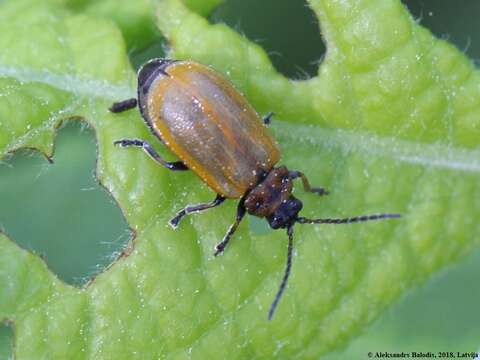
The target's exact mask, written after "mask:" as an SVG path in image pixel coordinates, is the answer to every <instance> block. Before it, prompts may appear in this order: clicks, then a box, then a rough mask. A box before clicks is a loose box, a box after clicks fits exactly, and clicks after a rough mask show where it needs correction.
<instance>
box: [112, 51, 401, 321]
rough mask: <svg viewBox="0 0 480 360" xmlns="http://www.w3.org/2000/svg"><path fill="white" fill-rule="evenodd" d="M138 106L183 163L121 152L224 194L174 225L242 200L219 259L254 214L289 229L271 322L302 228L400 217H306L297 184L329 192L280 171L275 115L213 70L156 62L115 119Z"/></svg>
mask: <svg viewBox="0 0 480 360" xmlns="http://www.w3.org/2000/svg"><path fill="white" fill-rule="evenodd" d="M137 105H138V107H139V109H140V113H141V115H142V117H143V119H144V121H145V122H146V124H147V126H148V127H149V128H150V130H151V132H152V133H153V134H154V135H155V136H156V137H157V138H158V139H159V140H160V141H161V142H163V143H164V144H165V145H166V146H167V148H169V149H170V150H171V151H172V152H173V153H174V154H175V155H177V156H178V158H179V159H180V160H179V161H174V162H167V161H165V160H164V159H163V158H162V157H161V156H160V155H159V154H158V153H157V152H156V151H155V150H154V149H153V147H152V145H150V144H149V143H148V142H147V141H145V140H140V139H121V140H118V141H115V142H114V144H115V145H119V146H121V147H131V146H132V147H139V148H142V149H143V150H144V151H145V152H146V153H147V154H148V155H149V156H150V157H151V158H152V159H153V160H155V161H156V162H158V163H159V164H161V165H162V166H164V167H166V168H167V169H170V170H173V171H184V170H192V171H193V172H194V173H195V174H196V175H198V176H199V177H200V178H201V179H202V181H203V182H205V183H206V184H207V185H208V186H209V187H210V188H211V189H212V190H213V191H215V192H216V194H217V196H216V197H215V199H214V200H213V201H211V202H209V203H202V204H196V205H188V206H186V207H185V208H183V209H182V210H180V211H179V212H178V213H177V214H176V215H175V217H173V218H172V219H171V220H170V221H169V224H170V225H171V226H172V227H173V228H176V227H177V226H178V224H179V222H180V220H181V219H182V218H183V217H184V216H185V215H187V214H190V213H196V212H200V211H204V210H207V209H211V208H214V207H216V206H218V205H220V204H222V203H223V202H224V201H225V200H226V199H239V202H238V206H237V214H236V219H235V221H234V222H233V224H232V225H231V226H230V227H229V229H228V230H227V232H226V234H225V236H224V238H223V240H222V241H220V242H219V243H218V244H217V245H216V247H215V252H214V255H215V256H217V255H220V254H221V253H223V251H224V250H225V248H226V246H227V245H228V243H229V241H230V239H231V237H232V235H233V234H234V232H235V231H236V229H237V227H238V225H239V224H240V222H241V221H242V219H243V217H244V216H245V214H246V213H248V214H250V215H254V216H258V217H260V218H265V219H266V220H267V221H268V223H269V225H270V227H271V228H272V229H286V232H287V235H288V249H287V263H286V267H285V272H284V275H283V279H282V281H281V283H280V287H279V288H278V291H277V293H276V295H275V298H274V301H273V302H272V305H271V306H270V310H269V312H268V319H269V320H271V319H272V317H273V314H274V312H275V309H276V308H277V305H278V302H279V301H280V299H281V297H282V295H283V293H284V291H285V287H286V285H287V281H288V278H289V275H290V270H291V266H292V251H293V225H294V224H296V223H299V224H348V223H354V222H363V221H370V220H379V219H388V218H398V217H400V215H399V214H388V213H387V214H376V215H363V216H356V217H350V218H338V219H332V218H327V219H308V218H305V217H301V216H298V214H299V212H300V210H301V209H302V206H303V205H302V202H301V201H300V200H298V199H297V198H295V197H294V196H293V195H292V190H293V180H294V179H301V180H302V182H303V187H304V189H305V191H307V192H311V193H316V194H318V195H327V194H328V192H327V191H326V190H325V189H324V188H321V187H312V186H311V185H310V183H309V181H308V179H307V177H306V176H305V174H304V173H302V172H301V171H290V170H288V169H287V167H285V166H278V167H276V166H275V165H276V164H277V162H278V161H279V158H280V150H279V148H278V145H277V143H276V142H275V140H274V139H273V138H272V137H271V136H270V135H269V133H268V130H267V127H266V124H268V123H269V122H270V119H271V116H272V113H270V114H268V115H267V116H266V117H265V118H263V121H262V119H261V118H260V116H259V115H258V114H257V112H256V111H255V110H254V109H253V108H252V106H251V105H250V104H249V103H248V101H247V100H246V99H245V98H244V96H243V95H242V94H241V93H240V92H238V91H237V90H236V89H235V88H234V87H233V85H232V84H231V83H230V82H228V81H227V80H226V79H225V78H223V77H222V76H221V75H219V74H218V73H217V72H215V71H214V70H212V69H211V68H209V67H207V66H204V65H201V64H199V63H196V62H193V61H179V60H170V59H160V58H158V59H153V60H150V61H149V62H147V63H146V64H145V65H143V66H142V67H141V68H140V70H139V72H138V87H137V98H132V99H128V100H124V101H120V102H117V103H114V104H113V105H112V106H111V107H110V111H111V112H113V113H119V112H123V111H126V110H129V109H132V108H135V107H136V106H137Z"/></svg>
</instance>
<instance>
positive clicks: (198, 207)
mask: <svg viewBox="0 0 480 360" xmlns="http://www.w3.org/2000/svg"><path fill="white" fill-rule="evenodd" d="M225 199H226V198H225V197H223V196H222V195H218V194H217V197H216V198H215V200H213V201H212V202H209V203H203V204H197V205H188V206H186V207H185V208H183V209H182V210H180V211H179V212H178V213H177V215H175V217H174V218H173V219H171V220H170V221H169V222H168V224H169V225H170V226H171V227H172V228H174V229H176V228H177V226H178V223H179V222H180V220H182V218H183V217H184V216H185V215H187V214H191V213H196V212H200V211H203V210H207V209H211V208H213V207H215V206H218V205H220V204H221V203H223V202H224V201H225Z"/></svg>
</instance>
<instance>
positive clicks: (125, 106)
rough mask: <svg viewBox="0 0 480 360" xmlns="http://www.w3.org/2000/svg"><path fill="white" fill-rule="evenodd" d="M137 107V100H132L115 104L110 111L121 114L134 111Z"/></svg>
mask: <svg viewBox="0 0 480 360" xmlns="http://www.w3.org/2000/svg"><path fill="white" fill-rule="evenodd" d="M136 106H137V99H135V98H132V99H128V100H123V101H119V102H116V103H113V104H112V106H110V108H109V109H108V110H110V111H111V112H112V113H120V112H123V111H127V110H130V109H133V108H134V107H136Z"/></svg>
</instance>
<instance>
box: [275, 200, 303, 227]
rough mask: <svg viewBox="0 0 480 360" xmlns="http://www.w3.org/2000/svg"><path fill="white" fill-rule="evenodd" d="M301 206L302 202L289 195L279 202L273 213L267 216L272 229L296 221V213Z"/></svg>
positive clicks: (288, 225)
mask: <svg viewBox="0 0 480 360" xmlns="http://www.w3.org/2000/svg"><path fill="white" fill-rule="evenodd" d="M302 208H303V204H302V202H301V201H300V200H298V199H297V198H295V197H294V196H293V195H291V196H290V197H289V198H288V199H287V200H284V201H283V202H282V203H281V204H280V206H279V207H278V208H277V210H276V211H275V212H274V213H273V214H271V215H269V216H267V221H268V223H269V224H270V227H271V228H272V229H280V228H282V229H283V228H287V227H290V226H291V225H293V223H295V222H296V221H297V218H298V213H299V212H300V210H302Z"/></svg>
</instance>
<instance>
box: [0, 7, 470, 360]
mask: <svg viewBox="0 0 480 360" xmlns="http://www.w3.org/2000/svg"><path fill="white" fill-rule="evenodd" d="M404 4H405V5H406V6H408V8H409V9H410V11H411V12H412V14H413V15H414V17H415V18H416V19H418V21H419V22H420V23H421V24H423V25H424V26H426V27H427V28H429V29H430V30H431V31H432V32H434V33H435V34H436V35H437V36H438V37H441V38H445V39H448V40H449V41H451V42H453V43H454V44H456V45H457V47H458V48H459V49H460V50H462V51H464V52H466V53H467V54H468V56H469V57H470V58H471V59H472V61H475V62H476V61H477V59H479V58H480V35H479V34H478V30H479V29H480V24H479V22H478V16H479V15H480V1H476V0H457V1H452V0H423V1H421V0H409V1H404ZM210 20H211V21H212V22H225V23H227V24H228V25H230V26H231V27H233V28H234V29H235V30H237V31H238V32H240V33H243V34H244V35H245V36H247V37H248V38H249V39H251V40H253V41H255V42H257V43H259V44H260V45H262V46H263V47H264V48H265V49H266V51H267V52H268V54H269V56H270V58H271V59H272V61H273V63H274V65H275V67H276V68H277V69H278V70H279V71H281V72H282V73H284V74H285V75H286V76H288V77H290V78H293V79H305V78H308V77H309V76H314V75H315V74H316V72H317V67H318V64H319V63H321V59H322V56H323V54H324V52H325V46H324V45H323V43H322V40H321V37H320V35H319V33H318V24H317V21H316V19H315V17H314V16H313V14H312V12H311V11H310V9H309V8H308V7H307V6H306V3H305V1H304V0H261V1H260V0H227V1H225V2H224V3H223V4H222V5H220V6H219V7H218V8H217V9H216V10H215V11H214V12H213V13H212V15H211V17H210ZM134 47H135V46H134ZM136 48H137V50H136V51H134V52H132V53H131V60H132V64H134V66H136V67H138V66H139V65H140V64H141V63H142V62H143V61H145V60H146V59H148V58H151V57H154V56H160V55H161V54H162V48H163V43H162V40H161V39H160V38H158V39H157V41H156V42H155V43H153V44H151V45H150V46H149V47H147V48H146V49H138V47H136ZM292 120H293V119H292ZM273 126H274V125H273ZM58 135H59V136H58V138H57V141H56V151H55V156H54V161H55V163H54V164H49V163H48V162H47V161H46V160H45V158H44V157H43V156H42V155H40V154H38V153H36V152H32V151H30V150H22V151H19V152H17V153H16V154H15V155H13V156H11V157H9V158H7V159H3V160H2V161H1V162H0V228H1V229H2V230H3V231H5V232H6V233H7V234H8V235H9V236H10V237H11V238H12V239H14V240H15V241H16V242H17V243H18V244H20V245H21V246H22V247H24V248H26V249H29V250H32V251H35V252H36V253H38V254H40V255H41V256H42V257H44V258H45V259H46V262H47V264H48V266H49V267H50V268H51V269H52V270H53V271H54V272H55V273H56V274H57V275H58V276H59V277H60V278H61V279H63V280H64V281H66V282H68V283H70V284H76V285H81V284H83V283H85V281H87V280H88V279H89V277H91V276H92V275H94V274H95V273H96V272H98V271H101V270H102V269H103V268H104V267H105V266H106V265H108V264H109V263H110V262H111V261H112V260H113V259H114V258H115V257H116V254H117V253H118V252H119V251H120V250H121V249H122V247H123V246H124V245H125V244H126V243H127V241H128V239H129V237H130V232H129V229H128V226H127V224H126V222H125V220H124V219H123V217H122V214H121V211H120V209H119V208H118V206H117V205H116V203H115V201H114V199H112V198H111V196H110V195H109V194H108V193H107V192H106V191H105V190H104V189H103V188H102V187H101V186H99V185H98V184H97V183H96V181H95V178H94V173H95V151H96V150H95V136H94V133H93V132H92V131H91V130H89V129H88V127H86V126H85V124H81V123H78V122H68V123H66V124H64V126H62V128H61V129H60V130H59V133H58ZM445 220H446V221H448V219H445ZM479 274H480V251H477V252H476V253H475V254H473V255H472V256H470V257H469V258H468V259H466V261H464V262H462V263H461V264H459V265H458V266H455V267H452V268H450V269H447V270H446V271H444V272H442V273H441V274H438V275H437V276H436V277H435V278H434V279H431V280H430V281H429V282H428V283H427V284H426V285H425V286H423V287H421V288H419V289H416V290H414V291H412V292H410V293H409V294H408V295H407V296H406V297H404V298H403V299H402V300H401V301H400V302H398V303H397V304H396V305H395V306H394V307H393V308H391V309H389V310H388V311H387V312H386V313H384V314H383V315H382V317H381V318H380V319H378V320H377V321H376V322H375V323H374V324H373V325H372V326H371V327H370V328H369V329H367V330H366V331H365V333H364V334H363V335H362V336H360V337H359V338H357V339H356V340H354V341H353V342H352V343H350V344H349V346H348V347H346V348H345V349H343V350H341V351H338V352H337V353H335V354H330V355H328V356H327V357H326V358H327V359H330V360H336V359H345V358H347V359H367V352H369V351H373V352H375V351H392V352H401V351H405V352H410V351H478V350H480V326H479V324H480V315H478V313H477V304H478V299H479V298H480V288H479V287H478V280H477V277H478V275H479ZM475 314H477V315H475ZM11 347H12V329H10V328H8V327H7V326H1V325H0V360H1V359H8V358H9V357H10V351H11Z"/></svg>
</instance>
